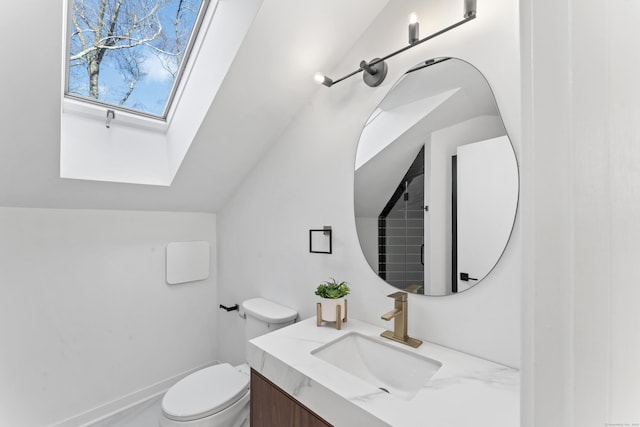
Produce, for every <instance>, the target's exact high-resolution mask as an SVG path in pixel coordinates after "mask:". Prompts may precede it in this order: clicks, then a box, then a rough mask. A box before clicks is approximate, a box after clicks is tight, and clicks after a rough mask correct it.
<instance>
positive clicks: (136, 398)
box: [50, 361, 220, 427]
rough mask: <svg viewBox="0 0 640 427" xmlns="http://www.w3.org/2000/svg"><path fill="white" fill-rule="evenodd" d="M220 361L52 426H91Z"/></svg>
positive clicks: (186, 372) (181, 374) (160, 392)
mask: <svg viewBox="0 0 640 427" xmlns="http://www.w3.org/2000/svg"><path fill="white" fill-rule="evenodd" d="M218 363H220V362H218V361H214V362H210V363H207V364H205V365H202V366H199V367H197V368H193V369H190V370H188V371H185V372H182V373H180V374H178V375H174V376H173V377H171V378H167V379H166V380H163V381H160V382H157V383H155V384H152V385H150V386H148V387H145V388H142V389H140V390H138V391H134V392H133V393H130V394H128V395H126V396H123V397H121V398H118V399H115V400H112V401H111V402H107V403H105V404H104V405H100V406H97V407H95V408H93V409H90V410H88V411H86V412H83V413H81V414H78V415H74V416H73V417H70V418H67V419H66V420H62V421H59V422H57V423H55V424H52V425H51V426H50V427H78V426H80V427H87V426H90V425H91V424H94V423H96V422H98V421H101V420H103V419H104V418H108V417H110V416H112V415H115V414H117V413H119V412H122V411H125V410H127V409H129V408H131V407H132V406H135V405H138V404H140V403H142V402H144V401H146V400H149V399H152V398H154V397H156V396H158V395H160V394H162V393H164V392H166V391H167V390H168V389H169V388H170V387H171V386H172V385H174V384H175V383H177V382H178V381H180V380H181V379H182V378H184V377H186V376H187V375H189V374H191V373H193V372H195V371H198V370H200V369H203V368H206V367H207V366H212V365H216V364H218Z"/></svg>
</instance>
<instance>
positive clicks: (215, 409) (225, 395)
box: [160, 298, 298, 427]
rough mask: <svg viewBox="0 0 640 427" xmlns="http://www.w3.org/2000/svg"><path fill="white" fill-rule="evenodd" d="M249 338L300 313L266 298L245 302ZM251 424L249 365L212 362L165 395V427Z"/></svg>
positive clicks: (291, 319) (163, 410)
mask: <svg viewBox="0 0 640 427" xmlns="http://www.w3.org/2000/svg"><path fill="white" fill-rule="evenodd" d="M242 309H243V311H244V313H245V314H246V320H245V327H244V330H245V340H246V341H247V342H248V341H249V340H250V339H252V338H255V337H257V336H260V335H264V334H266V333H268V332H271V331H275V330H276V329H280V328H282V327H284V326H287V325H290V324H292V323H293V322H294V321H295V319H296V317H298V313H297V312H296V311H295V310H292V309H290V308H288V307H284V306H282V305H280V304H276V303H274V302H272V301H269V300H266V299H263V298H253V299H249V300H247V301H245V302H243V303H242ZM248 425H249V366H248V365H247V364H244V365H240V366H236V367H233V366H231V365H229V364H228V363H221V364H219V365H214V366H210V367H208V368H205V369H201V370H199V371H197V372H194V373H193V374H191V375H188V376H187V377H185V378H183V379H181V380H180V381H178V382H177V383H176V384H175V385H174V386H173V387H171V388H170V389H169V390H168V391H167V393H166V394H165V395H164V398H163V399H162V416H161V418H160V426H162V427H240V426H242V427H245V426H248Z"/></svg>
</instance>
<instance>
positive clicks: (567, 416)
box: [521, 0, 640, 427]
mask: <svg viewBox="0 0 640 427" xmlns="http://www.w3.org/2000/svg"><path fill="white" fill-rule="evenodd" d="M521 7H522V12H523V13H522V24H523V32H522V34H523V38H522V47H523V54H522V58H523V88H524V91H523V113H524V114H523V135H525V136H526V137H525V138H524V139H523V144H522V158H523V163H522V177H523V180H522V183H523V186H522V190H523V192H522V195H523V197H522V201H523V203H522V213H523V215H522V223H523V231H524V232H523V248H524V251H523V256H524V257H523V260H524V264H523V273H524V275H523V277H524V285H523V286H524V287H523V294H524V297H525V298H524V299H523V301H524V305H523V371H522V373H523V386H522V388H523V396H522V402H523V405H522V409H523V417H522V425H523V426H525V427H533V426H535V427H537V426H545V427H556V426H557V427H600V426H606V425H638V424H640V405H639V402H640V334H639V333H638V325H639V324H640V323H639V318H638V305H639V304H640V287H639V286H638V284H637V282H638V281H637V264H638V259H640V222H639V221H638V218H640V168H639V166H638V165H640V149H639V147H640V145H639V144H638V141H639V140H640V128H639V126H638V123H640V103H639V102H638V100H639V99H640V96H639V95H640V81H639V80H638V78H637V77H638V75H640V55H639V52H640V51H639V50H638V46H637V41H638V39H640V27H639V26H638V25H637V19H638V15H640V3H638V2H635V1H610V0H585V1H581V2H574V1H569V0H561V1H558V0H522V1H521Z"/></svg>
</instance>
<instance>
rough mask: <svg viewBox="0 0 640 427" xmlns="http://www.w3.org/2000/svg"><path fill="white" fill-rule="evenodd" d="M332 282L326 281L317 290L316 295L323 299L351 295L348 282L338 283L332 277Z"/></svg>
mask: <svg viewBox="0 0 640 427" xmlns="http://www.w3.org/2000/svg"><path fill="white" fill-rule="evenodd" d="M330 279H331V281H330V282H329V281H325V282H322V283H320V284H319V285H318V287H317V288H316V295H318V296H319V297H322V298H329V299H336V298H342V297H344V296H347V295H348V294H349V284H348V283H347V282H340V283H338V282H336V279H334V278H333V277H330Z"/></svg>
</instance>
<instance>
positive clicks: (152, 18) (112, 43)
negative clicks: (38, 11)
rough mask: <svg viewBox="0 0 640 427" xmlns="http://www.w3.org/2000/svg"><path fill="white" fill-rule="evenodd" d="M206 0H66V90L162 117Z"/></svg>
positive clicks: (72, 94)
mask: <svg viewBox="0 0 640 427" xmlns="http://www.w3.org/2000/svg"><path fill="white" fill-rule="evenodd" d="M208 4H209V0H69V8H70V11H69V20H68V22H69V29H68V31H69V47H68V52H69V55H68V58H67V61H68V67H67V78H66V88H65V96H67V97H69V98H75V99H80V100H82V101H86V102H90V103H94V104H99V105H104V106H106V107H107V108H112V109H120V110H124V111H129V112H132V113H134V114H139V115H144V116H150V117H153V118H158V119H166V117H167V113H168V111H169V108H170V107H171V103H172V100H173V97H174V94H175V91H176V87H177V86H178V83H179V80H180V77H181V75H182V73H183V70H184V64H185V63H186V61H187V58H188V56H189V52H190V50H191V47H192V44H193V40H194V39H195V35H196V33H197V31H198V29H199V26H200V23H201V21H202V17H203V15H204V11H205V9H206V7H207V5H208Z"/></svg>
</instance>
